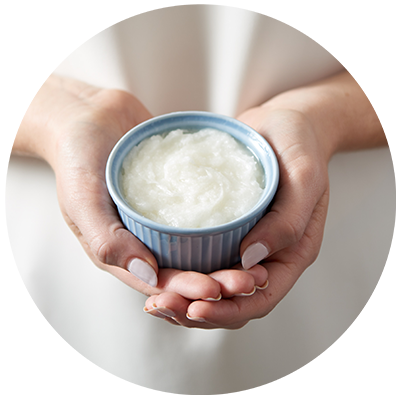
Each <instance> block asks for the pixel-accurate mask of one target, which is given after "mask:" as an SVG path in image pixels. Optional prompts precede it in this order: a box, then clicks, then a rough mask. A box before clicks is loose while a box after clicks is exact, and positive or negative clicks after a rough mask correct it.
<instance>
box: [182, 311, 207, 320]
mask: <svg viewBox="0 0 400 400" xmlns="http://www.w3.org/2000/svg"><path fill="white" fill-rule="evenodd" d="M186 318H187V319H190V320H191V321H195V322H206V320H205V319H204V318H201V317H191V316H190V315H189V314H188V313H186Z"/></svg>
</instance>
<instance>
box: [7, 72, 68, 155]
mask: <svg viewBox="0 0 400 400" xmlns="http://www.w3.org/2000/svg"><path fill="white" fill-rule="evenodd" d="M60 84H61V78H58V77H56V76H53V75H48V76H46V78H45V79H42V80H40V81H38V80H37V81H33V80H31V81H29V82H13V83H11V84H6V87H5V151H6V152H8V153H16V154H25V155H31V156H38V157H43V158H45V148H44V143H43V141H44V140H45V137H44V136H45V134H44V127H45V121H46V116H45V115H44V113H43V112H42V111H41V104H42V103H43V101H44V99H46V98H47V97H48V96H49V93H51V92H52V91H54V90H56V89H57V87H59V86H60Z"/></svg>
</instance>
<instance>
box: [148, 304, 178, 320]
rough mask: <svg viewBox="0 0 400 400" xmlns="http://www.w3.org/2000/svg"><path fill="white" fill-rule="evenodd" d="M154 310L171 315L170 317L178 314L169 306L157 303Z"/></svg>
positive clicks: (167, 315)
mask: <svg viewBox="0 0 400 400" xmlns="http://www.w3.org/2000/svg"><path fill="white" fill-rule="evenodd" d="M153 310H156V311H158V312H159V313H161V314H162V315H165V316H166V317H169V318H171V317H175V315H176V314H175V313H174V312H173V311H172V310H170V309H169V308H167V307H157V305H156V304H153Z"/></svg>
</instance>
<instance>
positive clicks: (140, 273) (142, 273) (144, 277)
mask: <svg viewBox="0 0 400 400" xmlns="http://www.w3.org/2000/svg"><path fill="white" fill-rule="evenodd" d="M128 271H129V272H130V273H131V274H132V275H135V276H136V278H138V279H140V280H141V281H142V282H144V283H147V284H148V285H150V286H153V287H155V286H157V281H158V280H157V274H156V271H154V269H153V267H151V266H150V265H149V264H147V262H145V261H143V260H141V259H139V258H134V259H133V260H132V261H131V262H130V263H129V264H128Z"/></svg>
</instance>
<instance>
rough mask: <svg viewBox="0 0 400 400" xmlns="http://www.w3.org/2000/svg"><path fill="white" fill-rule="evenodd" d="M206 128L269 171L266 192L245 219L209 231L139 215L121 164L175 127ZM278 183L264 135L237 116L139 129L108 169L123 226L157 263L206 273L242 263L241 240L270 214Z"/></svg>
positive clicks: (157, 121)
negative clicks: (223, 136)
mask: <svg viewBox="0 0 400 400" xmlns="http://www.w3.org/2000/svg"><path fill="white" fill-rule="evenodd" d="M203 128H214V129H218V130H221V131H224V132H227V133H229V134H230V135H231V136H233V137H234V138H235V139H237V140H238V141H240V142H241V143H243V144H244V145H245V146H247V148H248V149H250V151H251V152H252V153H253V154H254V155H255V156H256V158H257V159H258V160H259V162H260V163H261V165H262V167H263V169H264V172H265V188H264V191H263V193H262V196H261V198H260V200H259V201H258V203H257V204H256V205H255V206H254V207H253V209H251V210H250V211H249V212H248V213H246V214H245V215H243V216H241V217H240V218H238V219H236V220H234V221H231V222H229V223H226V224H223V225H219V226H214V227H210V228H198V229H186V228H177V227H171V226H167V225H162V224H159V223H157V222H154V221H151V220H149V219H148V218H145V217H143V216H142V215H140V214H138V213H137V212H136V211H135V210H134V209H132V207H131V206H130V205H129V204H128V203H127V202H126V201H125V199H124V197H123V195H122V193H121V186H120V179H121V166H122V162H123V160H124V158H125V157H126V156H127V154H128V153H129V151H130V150H131V149H132V148H133V147H134V146H136V145H137V144H138V143H139V142H141V141H142V140H143V139H145V138H147V137H149V136H152V135H156V134H161V133H164V132H168V131H172V130H174V129H188V130H193V129H195V130H200V129H203ZM278 180H279V168H278V162H277V160H276V157H275V154H274V152H273V150H272V148H271V146H270V145H269V144H268V143H267V141H266V140H265V139H264V138H263V137H262V136H261V135H259V134H258V133H257V132H256V131H254V130H253V129H251V128H250V127H248V126H247V125H245V124H243V123H241V122H239V121H237V120H235V119H233V118H229V117H225V116H222V115H217V114H213V113H209V112H201V111H187V112H175V113H171V114H165V115H161V116H158V117H155V118H152V119H150V120H148V121H145V122H143V123H141V124H140V125H137V126H136V127H134V128H133V129H132V130H130V131H129V132H128V133H126V134H125V135H124V136H123V137H122V138H121V139H120V140H119V141H118V143H117V144H116V145H115V147H114V149H113V150H112V151H111V153H110V156H109V158H108V162H107V166H106V182H107V187H108V191H109V193H110V196H111V198H112V199H113V201H114V203H115V204H116V206H117V208H118V212H119V214H120V217H121V219H122V221H123V223H124V225H125V226H126V228H127V229H128V230H129V231H131V232H132V233H133V234H134V235H135V236H136V237H138V238H139V239H140V240H141V241H142V242H143V243H144V244H146V246H147V247H148V248H149V249H150V250H151V251H152V253H153V254H154V256H155V257H156V259H157V262H158V265H159V266H160V267H172V268H176V269H181V270H190V271H198V272H204V273H209V272H212V271H215V270H218V269H223V268H230V267H232V266H233V265H235V264H237V263H238V262H239V261H240V256H239V246H240V242H241V241H242V239H243V238H244V236H245V235H246V234H247V233H248V232H249V231H250V229H251V228H253V226H254V225H255V224H256V223H257V222H258V221H259V220H260V219H261V218H262V217H263V215H264V214H265V213H266V211H267V208H268V206H269V205H270V203H271V201H272V199H273V197H274V195H275V192H276V190H277V187H278Z"/></svg>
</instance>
